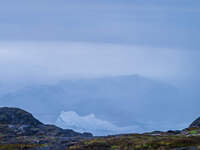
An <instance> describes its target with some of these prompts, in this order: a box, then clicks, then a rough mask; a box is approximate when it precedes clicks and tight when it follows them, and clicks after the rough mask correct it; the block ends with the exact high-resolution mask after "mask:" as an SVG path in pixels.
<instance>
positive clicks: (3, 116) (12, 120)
mask: <svg viewBox="0 0 200 150" xmlns="http://www.w3.org/2000/svg"><path fill="white" fill-rule="evenodd" d="M0 124H10V125H28V126H34V127H35V126H38V125H43V124H42V123H41V122H40V121H39V120H37V119H35V118H34V117H33V116H32V115H31V114H30V113H28V112H26V111H24V110H22V109H19V108H8V107H1V108H0Z"/></svg>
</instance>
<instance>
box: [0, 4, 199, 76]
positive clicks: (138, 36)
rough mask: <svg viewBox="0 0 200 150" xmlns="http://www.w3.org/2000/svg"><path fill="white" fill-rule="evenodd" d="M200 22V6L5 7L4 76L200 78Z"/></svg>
mask: <svg viewBox="0 0 200 150" xmlns="http://www.w3.org/2000/svg"><path fill="white" fill-rule="evenodd" d="M198 18H200V1H199V0H192V1H191V0H166V1H161V0H148V1H147V0H125V1H124V0H84V1H83V0H59V1H55V0H42V1H41V0H30V1H27V0H18V1H14V0H6V1H1V2H0V35H1V36H0V67H1V77H2V79H4V78H9V79H11V78H12V79H14V80H16V79H18V78H23V79H26V78H30V79H31V78H33V77H34V78H35V79H36V80H37V79H42V78H48V77H49V78H55V77H59V78H63V77H67V76H75V75H77V76H94V75H95V76H101V75H122V74H141V75H144V76H151V77H154V78H164V79H169V78H170V79H182V78H191V77H194V76H197V77H198V74H199V71H198V66H199V64H200V62H199V60H198V59H199V57H200V53H199V49H200V45H199V39H200V38H199V35H200V30H199V27H200V20H199V19H198ZM3 77H4V78H3Z"/></svg>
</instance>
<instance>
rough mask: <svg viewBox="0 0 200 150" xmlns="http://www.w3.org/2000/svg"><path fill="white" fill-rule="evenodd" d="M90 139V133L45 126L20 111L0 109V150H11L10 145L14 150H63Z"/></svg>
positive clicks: (16, 109) (6, 108)
mask: <svg viewBox="0 0 200 150" xmlns="http://www.w3.org/2000/svg"><path fill="white" fill-rule="evenodd" d="M90 138H92V134H91V133H83V134H82V133H78V132H75V131H73V130H70V129H62V128H59V127H57V126H54V125H45V124H43V123H41V122H40V121H39V120H37V119H35V118H34V117H33V116H32V115H31V114H30V113H28V112H26V111H24V110H22V109H18V108H8V107H1V108H0V139H1V140H0V150H2V149H3V150H5V149H6V150H7V149H11V148H10V146H11V145H12V146H14V147H15V148H12V149H16V150H22V149H23V150H28V149H30V150H64V149H67V147H69V146H70V145H73V143H74V142H77V141H79V140H82V139H90ZM2 144H3V146H4V147H3V148H2ZM5 146H7V147H6V148H5Z"/></svg>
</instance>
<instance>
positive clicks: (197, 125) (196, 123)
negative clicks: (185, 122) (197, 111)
mask: <svg viewBox="0 0 200 150" xmlns="http://www.w3.org/2000/svg"><path fill="white" fill-rule="evenodd" d="M189 128H200V117H199V118H197V119H196V120H195V121H194V122H192V124H191V125H190V126H189Z"/></svg>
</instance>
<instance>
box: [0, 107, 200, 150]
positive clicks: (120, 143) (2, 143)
mask: <svg viewBox="0 0 200 150" xmlns="http://www.w3.org/2000/svg"><path fill="white" fill-rule="evenodd" d="M0 150H200V118H198V119H197V120H195V121H194V122H193V123H192V124H191V125H190V126H189V127H188V128H187V129H184V130H181V131H168V132H160V131H154V132H151V133H144V134H126V135H116V136H107V137H93V136H92V134H91V133H83V134H81V133H77V132H75V131H73V130H64V129H61V128H58V127H56V126H54V125H45V124H43V123H41V122H40V121H39V120H37V119H35V118H34V117H33V116H32V115H31V114H30V113H28V112H26V111H24V110H21V109H18V108H7V107H3V108H0Z"/></svg>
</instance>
